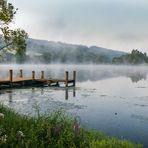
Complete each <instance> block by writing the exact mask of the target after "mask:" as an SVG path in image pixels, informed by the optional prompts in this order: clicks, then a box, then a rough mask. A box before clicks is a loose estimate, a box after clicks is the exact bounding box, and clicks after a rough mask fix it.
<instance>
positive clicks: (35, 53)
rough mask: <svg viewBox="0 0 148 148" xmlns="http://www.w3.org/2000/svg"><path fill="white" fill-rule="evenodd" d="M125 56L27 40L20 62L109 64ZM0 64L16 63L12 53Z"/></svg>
mask: <svg viewBox="0 0 148 148" xmlns="http://www.w3.org/2000/svg"><path fill="white" fill-rule="evenodd" d="M125 54H126V53H125V52H120V51H115V50H111V49H106V48H102V47H97V46H91V47H88V46H84V45H75V44H66V43H62V42H52V41H46V40H35V39H28V41H27V50H26V58H25V60H24V61H22V62H25V63H26V62H31V63H36V62H37V63H55V62H56V63H111V62H112V59H113V58H114V57H119V56H121V55H125ZM1 62H16V57H15V55H14V54H13V53H10V52H9V53H6V54H5V55H4V58H3V59H2V60H1Z"/></svg>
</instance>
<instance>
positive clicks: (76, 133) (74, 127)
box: [73, 119, 80, 136]
mask: <svg viewBox="0 0 148 148" xmlns="http://www.w3.org/2000/svg"><path fill="white" fill-rule="evenodd" d="M73 130H74V134H75V136H79V135H80V125H79V123H78V122H77V120H76V119H75V120H74V124H73Z"/></svg>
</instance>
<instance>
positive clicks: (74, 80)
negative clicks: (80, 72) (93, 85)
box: [73, 71, 76, 86]
mask: <svg viewBox="0 0 148 148" xmlns="http://www.w3.org/2000/svg"><path fill="white" fill-rule="evenodd" d="M75 85H76V71H73V86H75Z"/></svg>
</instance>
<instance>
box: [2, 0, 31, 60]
mask: <svg viewBox="0 0 148 148" xmlns="http://www.w3.org/2000/svg"><path fill="white" fill-rule="evenodd" d="M17 10H18V9H15V8H14V6H13V5H12V4H11V3H7V1H6V0H0V30H1V33H2V40H3V41H4V42H5V45H4V46H2V47H0V50H6V51H7V50H9V51H15V53H16V55H17V56H18V57H19V61H20V60H23V58H24V55H25V52H26V39H27V38H28V35H27V33H26V32H25V31H24V30H21V29H15V30H12V29H10V26H9V24H10V23H11V22H12V21H13V19H14V15H15V14H16V12H17Z"/></svg>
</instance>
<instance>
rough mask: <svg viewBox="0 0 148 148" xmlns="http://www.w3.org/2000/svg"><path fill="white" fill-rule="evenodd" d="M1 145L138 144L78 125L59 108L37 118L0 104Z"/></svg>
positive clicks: (104, 147) (108, 147) (127, 147)
mask: <svg viewBox="0 0 148 148" xmlns="http://www.w3.org/2000/svg"><path fill="white" fill-rule="evenodd" d="M0 147H2V148H7V147H9V148H141V147H142V145H139V144H134V143H132V142H130V141H127V140H120V139H117V138H113V137H108V136H106V135H104V134H102V133H101V132H98V131H94V130H87V129H84V128H81V127H80V125H79V122H78V121H77V120H76V119H74V118H72V117H69V116H68V115H66V114H64V113H63V112H61V111H56V112H54V113H51V114H50V115H49V116H39V117H38V118H35V117H29V116H24V115H20V114H19V113H16V112H14V111H13V110H11V109H9V108H7V107H5V106H3V105H0Z"/></svg>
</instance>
